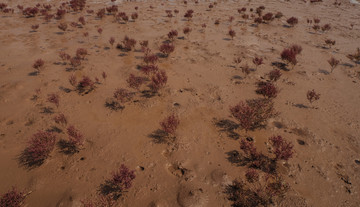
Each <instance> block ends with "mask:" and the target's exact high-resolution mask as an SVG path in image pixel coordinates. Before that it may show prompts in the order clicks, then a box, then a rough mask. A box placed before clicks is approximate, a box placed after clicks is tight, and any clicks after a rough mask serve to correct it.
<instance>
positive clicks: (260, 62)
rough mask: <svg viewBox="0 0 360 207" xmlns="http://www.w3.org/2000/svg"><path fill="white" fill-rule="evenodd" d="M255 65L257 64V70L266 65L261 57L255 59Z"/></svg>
mask: <svg viewBox="0 0 360 207" xmlns="http://www.w3.org/2000/svg"><path fill="white" fill-rule="evenodd" d="M253 63H254V64H255V66H256V68H257V67H258V66H259V65H262V64H264V62H263V59H262V58H260V57H255V58H254V59H253Z"/></svg>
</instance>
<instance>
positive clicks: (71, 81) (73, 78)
mask: <svg viewBox="0 0 360 207" xmlns="http://www.w3.org/2000/svg"><path fill="white" fill-rule="evenodd" d="M69 83H70V84H71V85H72V86H73V87H74V88H76V87H77V85H78V82H77V80H76V76H75V75H74V74H72V75H71V76H70V77H69Z"/></svg>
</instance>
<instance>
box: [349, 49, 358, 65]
mask: <svg viewBox="0 0 360 207" xmlns="http://www.w3.org/2000/svg"><path fill="white" fill-rule="evenodd" d="M346 57H347V58H349V59H350V60H351V61H353V62H355V64H359V63H360V48H357V50H356V52H355V53H353V54H348V55H347V56H346Z"/></svg>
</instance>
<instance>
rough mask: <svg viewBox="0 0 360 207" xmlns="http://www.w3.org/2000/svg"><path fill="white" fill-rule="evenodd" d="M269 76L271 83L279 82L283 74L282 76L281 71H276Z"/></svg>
mask: <svg viewBox="0 0 360 207" xmlns="http://www.w3.org/2000/svg"><path fill="white" fill-rule="evenodd" d="M268 75H269V78H270V80H271V81H277V80H279V78H280V77H281V75H282V74H281V72H280V70H278V69H274V70H272V71H270V72H269V74H268Z"/></svg>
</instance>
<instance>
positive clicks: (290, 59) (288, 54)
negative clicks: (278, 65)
mask: <svg viewBox="0 0 360 207" xmlns="http://www.w3.org/2000/svg"><path fill="white" fill-rule="evenodd" d="M281 59H282V60H284V61H286V62H287V63H288V64H289V63H291V64H292V65H294V66H295V65H296V63H297V60H296V52H295V51H294V50H291V49H284V50H283V51H282V53H281Z"/></svg>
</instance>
